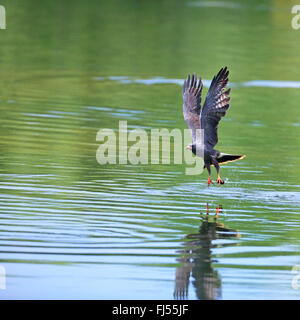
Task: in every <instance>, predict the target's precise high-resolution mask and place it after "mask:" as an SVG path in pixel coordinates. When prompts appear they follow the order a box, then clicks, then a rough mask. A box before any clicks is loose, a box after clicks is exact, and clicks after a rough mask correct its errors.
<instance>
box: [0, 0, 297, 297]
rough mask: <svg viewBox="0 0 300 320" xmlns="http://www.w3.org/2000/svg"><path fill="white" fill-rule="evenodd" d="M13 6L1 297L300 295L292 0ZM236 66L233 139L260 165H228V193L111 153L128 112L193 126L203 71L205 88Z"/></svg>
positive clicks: (234, 147)
mask: <svg viewBox="0 0 300 320" xmlns="http://www.w3.org/2000/svg"><path fill="white" fill-rule="evenodd" d="M7 12H14V17H12V16H8V17H7V24H8V28H7V30H0V31H1V34H0V35H1V38H0V43H1V44H2V46H0V51H1V61H0V67H1V79H0V82H1V86H0V112H1V117H0V132H1V137H2V139H1V142H0V144H1V151H2V152H1V154H0V189H1V193H0V197H1V198H0V219H1V224H0V267H1V268H0V272H2V275H1V277H0V286H1V285H2V287H3V279H5V286H6V289H3V288H0V298H1V299H17V298H21V299H24V298H25V299H36V298H38V299H41V298H42V299H52V298H56V299H72V298H79V299H299V297H300V291H299V290H297V285H298V282H297V275H298V274H297V272H299V271H298V270H300V258H299V254H300V233H299V230H300V229H299V227H300V219H299V217H300V216H299V214H300V191H299V187H300V184H299V181H300V171H299V155H300V152H299V147H300V140H299V130H300V113H299V103H298V101H300V91H299V83H300V76H299V71H298V68H297V67H296V66H297V65H298V64H299V56H300V55H299V53H300V45H299V41H298V40H299V34H300V31H295V30H293V29H292V28H291V25H290V20H291V14H290V7H289V5H288V4H287V2H286V1H279V0H277V1H263V2H261V1H254V5H253V7H249V5H246V2H243V1H230V2H227V1H211V2H210V1H203V2H201V1H198V2H191V1H186V2H184V1H183V2H173V1H162V2H159V3H156V2H147V3H145V2H143V3H136V2H134V1H111V2H98V1H90V2H89V4H88V5H87V4H86V3H85V2H83V1H75V2H74V3H73V5H72V6H69V5H67V4H66V3H60V2H58V1H54V2H51V3H48V4H43V5H42V4H40V2H38V1H35V0H30V1H26V4H22V6H21V7H20V6H17V4H13V3H7ZM43 12H44V13H43ZM46 13H47V14H46ZM50 16H51V19H50ZM29 21H30V23H29ZM116 21H117V22H118V23H116ZM37 25H39V28H37ZM237 26H239V27H237ZM224 65H227V66H228V67H229V69H230V72H231V73H230V86H231V87H232V93H231V97H232V103H231V109H230V110H229V112H228V114H227V116H226V118H225V119H224V120H223V121H222V123H221V124H220V129H219V136H220V141H219V144H218V149H219V150H222V151H224V152H232V153H238V154H246V155H247V157H246V158H245V159H244V160H242V161H240V162H235V163H232V164H227V165H225V166H223V167H222V168H221V172H222V177H223V178H224V179H225V184H224V185H223V186H217V185H216V184H215V185H213V186H210V187H209V188H208V187H207V184H206V181H207V173H206V172H205V173H203V174H202V175H200V176H189V175H186V174H185V168H186V165H185V164H183V165H177V164H173V163H171V164H170V165H163V164H157V165H154V164H152V165H141V164H140V165H133V164H127V165H121V164H115V165H100V164H98V163H97V161H96V152H97V149H98V147H99V144H100V143H99V142H97V141H96V135H97V132H98V130H99V129H101V128H112V129H114V130H115V132H116V133H118V128H119V120H126V121H127V122H128V128H129V129H130V130H131V129H134V128H143V129H145V130H147V132H150V130H151V129H161V128H167V129H169V130H171V129H173V128H179V129H181V130H183V129H185V128H186V124H185V123H184V120H183V117H182V113H181V104H182V98H181V87H180V85H181V84H182V81H183V78H184V77H185V76H186V74H187V73H188V72H194V71H197V73H198V74H199V73H200V74H201V76H202V77H203V78H204V79H206V80H205V81H204V85H205V87H206V89H205V90H204V91H205V92H204V94H206V91H207V87H208V86H209V83H210V79H211V78H212V77H213V75H214V74H215V73H216V72H217V71H218V69H219V68H220V67H221V66H224ZM171 146H173V144H171ZM213 175H214V179H215V178H216V177H215V172H214V173H213ZM3 270H4V271H5V273H6V277H5V278H4V277H3ZM1 281H2V282H1ZM299 285H300V283H299Z"/></svg>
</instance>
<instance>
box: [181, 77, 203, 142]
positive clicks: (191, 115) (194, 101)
mask: <svg viewBox="0 0 300 320" xmlns="http://www.w3.org/2000/svg"><path fill="white" fill-rule="evenodd" d="M202 88H203V83H202V79H201V78H200V77H199V79H198V80H197V76H196V74H193V75H192V78H190V75H188V76H187V79H186V80H185V81H184V84H183V88H182V97H183V107H182V109H183V117H184V120H185V121H186V123H187V125H188V127H189V128H190V130H191V132H192V138H193V143H195V142H196V130H197V129H200V119H199V115H200V110H201V92H202Z"/></svg>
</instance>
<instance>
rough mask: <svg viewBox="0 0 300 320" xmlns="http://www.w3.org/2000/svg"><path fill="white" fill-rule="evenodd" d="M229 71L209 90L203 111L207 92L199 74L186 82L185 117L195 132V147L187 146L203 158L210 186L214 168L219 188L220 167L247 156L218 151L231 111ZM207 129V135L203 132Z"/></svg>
mask: <svg viewBox="0 0 300 320" xmlns="http://www.w3.org/2000/svg"><path fill="white" fill-rule="evenodd" d="M228 74H229V71H228V70H227V67H225V68H222V69H221V70H220V71H219V73H218V74H217V75H216V76H215V77H214V78H213V80H212V82H211V85H210V88H209V90H208V93H207V96H206V99H205V102H204V104H203V107H202V109H201V92H202V88H203V83H202V79H201V78H200V77H199V79H198V80H197V76H196V74H193V75H192V77H190V75H188V77H187V79H186V80H185V81H184V84H183V89H182V95H183V116H184V120H185V121H186V123H187V125H188V126H189V128H190V130H191V132H192V139H193V143H192V144H191V145H189V146H187V148H188V149H190V150H192V152H193V153H194V154H195V155H198V156H201V157H203V160H204V168H206V169H207V171H208V174H209V178H208V181H207V184H208V185H210V183H213V182H212V180H211V177H210V176H211V170H210V166H211V165H214V166H215V168H216V170H217V174H218V179H217V183H218V184H224V181H223V180H222V179H221V177H220V172H219V170H220V166H219V165H220V164H222V163H226V162H229V161H236V160H240V159H243V158H244V157H245V156H244V155H233V154H225V153H221V152H219V151H218V150H215V149H214V147H215V145H216V144H217V143H218V125H219V122H220V120H221V118H222V117H224V116H225V114H226V111H227V110H228V108H229V102H230V97H229V93H230V89H228V90H226V91H225V88H226V85H227V83H228ZM197 129H203V131H202V132H203V133H204V134H203V135H201V130H197Z"/></svg>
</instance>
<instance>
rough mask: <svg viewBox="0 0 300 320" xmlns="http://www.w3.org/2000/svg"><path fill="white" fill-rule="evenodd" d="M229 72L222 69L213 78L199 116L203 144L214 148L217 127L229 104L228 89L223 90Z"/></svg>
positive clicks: (216, 141)
mask: <svg viewBox="0 0 300 320" xmlns="http://www.w3.org/2000/svg"><path fill="white" fill-rule="evenodd" d="M228 75H229V71H228V70H227V67H225V68H222V69H221V70H220V71H219V73H218V74H217V75H216V76H215V77H214V78H213V80H212V82H211V85H210V87H209V90H208V93H207V96H206V99H205V102H204V105H203V108H202V111H201V114H200V126H201V129H204V144H205V145H208V146H209V147H212V148H213V147H214V146H215V145H216V144H217V143H218V125H219V122H220V120H221V118H222V117H224V116H225V115H226V111H227V110H228V108H229V102H230V97H229V94H230V89H228V90H226V91H224V90H225V88H226V85H227V83H228Z"/></svg>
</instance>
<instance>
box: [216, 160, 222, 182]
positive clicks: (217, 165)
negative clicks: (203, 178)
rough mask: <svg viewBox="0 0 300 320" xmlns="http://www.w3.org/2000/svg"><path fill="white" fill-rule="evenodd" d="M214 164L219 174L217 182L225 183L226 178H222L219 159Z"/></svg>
mask: <svg viewBox="0 0 300 320" xmlns="http://www.w3.org/2000/svg"><path fill="white" fill-rule="evenodd" d="M214 166H215V168H216V170H217V174H218V179H217V183H218V184H224V180H222V179H221V177H220V166H219V163H218V161H217V160H216V161H215V162H214Z"/></svg>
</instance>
